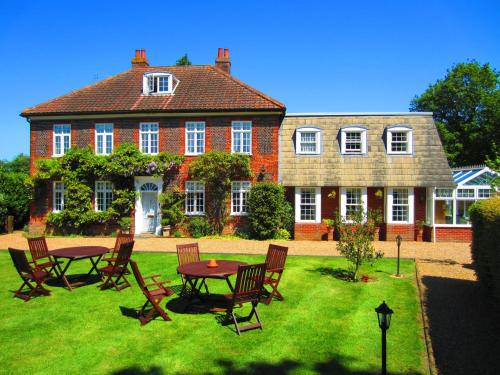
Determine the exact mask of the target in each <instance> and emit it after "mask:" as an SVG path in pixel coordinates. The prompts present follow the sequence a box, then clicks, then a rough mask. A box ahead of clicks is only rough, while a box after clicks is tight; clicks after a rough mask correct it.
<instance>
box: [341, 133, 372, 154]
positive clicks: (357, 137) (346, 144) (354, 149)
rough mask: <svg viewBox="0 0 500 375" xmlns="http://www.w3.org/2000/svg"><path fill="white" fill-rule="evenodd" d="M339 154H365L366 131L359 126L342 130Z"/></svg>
mask: <svg viewBox="0 0 500 375" xmlns="http://www.w3.org/2000/svg"><path fill="white" fill-rule="evenodd" d="M340 138H341V153H342V154H344V155H363V154H366V129H365V128H363V127H360V126H349V127H346V128H342V130H341V134H340Z"/></svg>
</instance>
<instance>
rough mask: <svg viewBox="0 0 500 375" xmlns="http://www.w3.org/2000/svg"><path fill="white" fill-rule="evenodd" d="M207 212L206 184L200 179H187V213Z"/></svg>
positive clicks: (201, 213)
mask: <svg viewBox="0 0 500 375" xmlns="http://www.w3.org/2000/svg"><path fill="white" fill-rule="evenodd" d="M204 213H205V184H204V183H203V182H198V181H186V215H203V214H204Z"/></svg>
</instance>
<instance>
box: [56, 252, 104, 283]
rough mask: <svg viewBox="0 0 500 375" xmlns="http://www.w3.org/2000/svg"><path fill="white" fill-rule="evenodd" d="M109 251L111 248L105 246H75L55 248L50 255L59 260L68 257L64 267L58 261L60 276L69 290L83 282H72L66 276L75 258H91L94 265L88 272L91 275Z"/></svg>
mask: <svg viewBox="0 0 500 375" xmlns="http://www.w3.org/2000/svg"><path fill="white" fill-rule="evenodd" d="M107 252H109V248H107V247H104V246H75V247H63V248H60V249H55V250H52V251H49V253H50V255H52V256H53V257H54V259H55V260H56V261H57V260H58V259H60V258H61V259H62V258H64V259H67V260H68V262H67V263H66V265H65V266H64V269H63V268H61V265H60V264H59V262H56V265H57V268H58V271H59V273H60V278H61V279H62V280H63V281H64V284H66V286H67V287H68V289H69V290H72V289H73V287H75V286H77V285H81V284H82V283H81V282H80V283H70V282H69V280H68V278H67V277H66V272H67V271H68V268H69V266H70V264H71V263H72V262H73V261H75V260H82V259H90V263H92V267H91V268H90V271H89V272H88V273H87V276H90V275H91V274H92V272H93V271H96V272H97V265H98V264H99V261H100V260H101V258H102V256H103V255H104V254H106V253H107Z"/></svg>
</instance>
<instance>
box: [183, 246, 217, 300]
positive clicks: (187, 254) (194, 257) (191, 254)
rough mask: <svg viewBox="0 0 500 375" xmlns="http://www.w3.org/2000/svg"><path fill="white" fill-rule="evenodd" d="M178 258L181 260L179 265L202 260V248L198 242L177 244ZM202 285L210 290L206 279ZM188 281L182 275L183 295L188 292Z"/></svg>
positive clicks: (206, 289)
mask: <svg viewBox="0 0 500 375" xmlns="http://www.w3.org/2000/svg"><path fill="white" fill-rule="evenodd" d="M176 247H177V260H178V262H179V266H182V265H183V264H187V263H194V262H199V261H200V248H199V246H198V243H197V242H196V243H189V244H184V245H177V246H176ZM201 283H202V285H203V286H204V287H205V291H206V292H207V294H208V293H209V292H208V287H207V284H206V282H205V279H203V280H202V281H201ZM187 284H188V283H187V281H186V279H185V277H184V275H182V290H181V293H180V294H181V295H183V294H184V293H185V292H186V289H187V287H188V285H187Z"/></svg>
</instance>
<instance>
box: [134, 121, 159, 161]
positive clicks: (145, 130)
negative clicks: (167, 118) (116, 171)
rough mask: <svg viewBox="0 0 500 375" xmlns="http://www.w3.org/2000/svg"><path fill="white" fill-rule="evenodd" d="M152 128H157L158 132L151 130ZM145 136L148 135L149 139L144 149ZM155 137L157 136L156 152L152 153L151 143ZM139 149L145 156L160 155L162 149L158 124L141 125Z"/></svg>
mask: <svg viewBox="0 0 500 375" xmlns="http://www.w3.org/2000/svg"><path fill="white" fill-rule="evenodd" d="M152 126H156V130H151V129H152ZM143 135H146V137H147V145H146V147H143V146H144V145H143V139H142V138H143V137H142V136H143ZM153 135H156V151H152V149H153V147H152V145H151V141H152V138H153V137H152V136H153ZM139 148H140V150H141V152H142V153H144V154H150V155H157V154H158V150H159V148H160V124H159V123H158V122H141V123H140V124H139ZM144 149H145V150H144Z"/></svg>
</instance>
